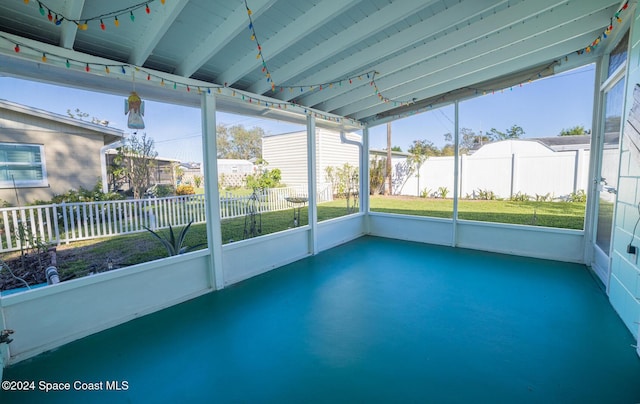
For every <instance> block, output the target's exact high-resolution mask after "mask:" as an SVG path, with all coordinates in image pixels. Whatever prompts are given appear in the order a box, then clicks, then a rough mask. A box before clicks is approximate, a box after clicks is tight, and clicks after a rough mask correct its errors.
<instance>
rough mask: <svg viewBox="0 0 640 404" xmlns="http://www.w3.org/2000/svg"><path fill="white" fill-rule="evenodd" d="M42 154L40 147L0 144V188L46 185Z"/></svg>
mask: <svg viewBox="0 0 640 404" xmlns="http://www.w3.org/2000/svg"><path fill="white" fill-rule="evenodd" d="M43 154H44V148H43V146H41V145H31V144H17V143H0V187H2V188H12V187H13V186H14V184H15V186H17V187H37V186H46V185H48V184H47V172H46V169H45V165H44V156H43Z"/></svg>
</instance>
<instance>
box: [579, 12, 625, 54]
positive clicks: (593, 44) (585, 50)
mask: <svg viewBox="0 0 640 404" xmlns="http://www.w3.org/2000/svg"><path fill="white" fill-rule="evenodd" d="M627 8H629V1H628V0H627V1H626V2H625V3H624V4H623V5H622V7H620V9H619V10H618V11H617V12H616V13H615V14H614V15H613V18H611V19H609V25H607V27H606V28H605V30H604V31H602V34H600V35H598V37H597V38H596V39H594V40H593V42H591V44H590V45H588V46H585V47H584V48H582V49H578V50H577V51H576V53H577V54H578V55H583V54H585V53H591V51H593V50H595V48H596V47H597V46H598V45H599V44H600V41H601V40H603V39H607V37H608V36H609V35H611V31H613V20H614V19H615V20H616V22H617V23H618V24H620V23H622V18H621V17H620V14H621V13H622V12H623V11H625V10H626V9H627Z"/></svg>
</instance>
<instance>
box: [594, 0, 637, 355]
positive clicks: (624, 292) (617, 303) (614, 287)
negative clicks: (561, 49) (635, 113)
mask: <svg viewBox="0 0 640 404" xmlns="http://www.w3.org/2000/svg"><path fill="white" fill-rule="evenodd" d="M635 13H636V15H635V19H634V20H633V22H632V27H631V38H630V43H631V44H632V48H631V51H630V52H629V56H628V58H627V63H629V66H628V69H629V70H628V76H627V92H626V107H625V111H624V113H625V115H626V116H625V118H627V119H628V118H629V110H630V109H631V107H632V105H633V104H634V89H635V87H636V85H637V84H636V83H638V82H639V80H640V64H639V60H640V59H639V56H640V43H639V39H640V20H639V19H638V17H639V14H640V13H639V11H638V9H636V12H635ZM636 108H637V107H636ZM623 122H626V119H625V120H623ZM624 131H625V135H624V136H623V137H622V145H621V150H622V151H621V154H620V180H619V183H618V195H617V197H618V201H617V204H616V216H615V224H614V231H613V248H612V252H611V256H612V257H611V258H612V262H611V277H610V280H609V299H610V301H611V304H612V305H613V307H614V308H615V309H616V311H617V312H618V314H619V315H620V317H621V318H622V320H623V321H624V323H625V324H626V325H627V327H628V328H629V330H630V331H631V332H632V333H633V335H634V336H636V338H638V336H640V266H639V265H638V259H637V256H636V255H632V254H628V253H627V251H626V250H627V245H628V244H629V242H630V241H631V244H633V245H635V246H636V247H639V246H640V237H639V235H638V232H637V229H635V223H636V222H637V220H639V218H638V210H637V206H638V204H639V203H640V159H638V154H637V152H636V153H634V152H633V149H634V145H633V144H631V142H630V139H629V137H628V134H627V133H631V132H630V128H629V127H627V126H625V129H624ZM627 131H629V132H627ZM614 168H615V167H614ZM603 176H605V177H606V175H603ZM634 230H635V233H634ZM636 349H637V352H638V354H639V355H640V346H639V347H638V348H636Z"/></svg>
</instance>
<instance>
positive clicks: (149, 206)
mask: <svg viewBox="0 0 640 404" xmlns="http://www.w3.org/2000/svg"><path fill="white" fill-rule="evenodd" d="M306 195H307V192H306V187H303V186H299V187H286V188H272V189H265V190H264V191H262V192H261V193H259V194H258V195H257V198H254V199H255V201H254V202H252V201H251V195H243V196H239V195H234V194H233V193H231V192H226V193H225V194H224V195H221V196H220V218H221V219H230V218H234V217H240V216H244V215H246V214H247V213H248V211H249V209H251V205H252V204H254V206H255V207H257V208H258V211H259V212H272V211H277V210H284V209H290V208H291V207H292V206H291V205H290V204H289V203H288V202H287V200H286V198H287V197H293V196H298V197H299V196H306ZM317 199H318V202H326V201H330V200H331V199H332V195H331V189H330V187H328V188H324V189H323V190H322V191H321V192H319V193H318V198H317ZM205 202H206V201H205V198H204V195H183V196H172V197H166V198H152V199H135V200H124V201H102V202H78V203H61V204H51V205H38V206H23V207H10V208H0V252H8V251H16V250H20V249H21V248H23V247H29V246H34V245H35V244H36V243H37V242H40V243H43V244H60V243H69V242H71V241H78V240H88V239H93V238H100V237H108V236H114V235H121V234H129V233H137V232H142V231H145V229H144V227H145V226H146V227H149V228H151V229H162V228H167V227H169V226H184V225H187V224H188V223H189V222H191V221H192V222H193V223H204V222H205V221H206V217H205Z"/></svg>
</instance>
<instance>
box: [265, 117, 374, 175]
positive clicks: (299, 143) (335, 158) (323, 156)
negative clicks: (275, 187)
mask: <svg viewBox="0 0 640 404" xmlns="http://www.w3.org/2000/svg"><path fill="white" fill-rule="evenodd" d="M346 137H347V139H349V140H352V141H358V142H360V141H361V140H362V138H361V136H359V135H355V134H352V133H349V134H346ZM359 152H360V151H359V149H358V147H357V146H355V145H352V144H348V143H343V142H342V141H341V139H340V133H338V132H331V131H328V130H324V129H316V153H317V162H316V176H317V178H318V186H319V187H320V186H322V185H321V183H323V182H326V169H327V167H342V166H343V165H344V164H345V163H349V164H350V165H351V166H353V167H359V166H360V156H359ZM262 158H263V159H264V160H265V161H266V162H267V163H269V165H268V166H267V168H269V169H273V168H279V169H280V170H281V171H282V183H283V184H286V185H287V186H297V185H306V184H307V132H306V131H299V132H290V133H282V134H278V135H267V136H265V137H263V138H262Z"/></svg>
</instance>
